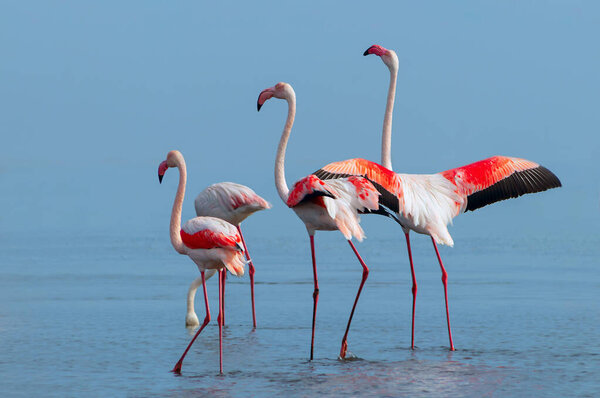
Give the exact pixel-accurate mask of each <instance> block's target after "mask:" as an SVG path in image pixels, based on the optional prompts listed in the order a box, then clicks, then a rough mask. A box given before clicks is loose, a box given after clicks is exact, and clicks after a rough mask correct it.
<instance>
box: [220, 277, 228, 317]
mask: <svg viewBox="0 0 600 398" xmlns="http://www.w3.org/2000/svg"><path fill="white" fill-rule="evenodd" d="M226 280H227V270H226V269H225V270H223V305H222V306H221V308H222V310H223V316H221V322H223V326H225V281H226Z"/></svg>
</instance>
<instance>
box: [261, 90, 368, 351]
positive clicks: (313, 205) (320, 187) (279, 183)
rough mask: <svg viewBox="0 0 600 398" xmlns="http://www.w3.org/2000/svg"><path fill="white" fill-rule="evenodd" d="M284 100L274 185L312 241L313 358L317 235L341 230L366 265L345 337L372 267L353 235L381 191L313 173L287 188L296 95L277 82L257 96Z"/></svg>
mask: <svg viewBox="0 0 600 398" xmlns="http://www.w3.org/2000/svg"><path fill="white" fill-rule="evenodd" d="M273 97H274V98H279V99H284V100H286V101H287V103H288V115H287V120H286V122H285V127H284V129H283V132H282V134H281V138H280V140H279V147H278V149H277V156H276V160H275V186H276V187H277V192H278V193H279V196H280V197H281V200H282V201H283V202H284V203H285V204H286V205H287V206H288V207H290V208H291V209H292V210H294V212H295V213H296V215H297V216H298V217H299V218H300V219H301V220H302V222H304V225H305V226H306V230H307V232H308V236H309V240H310V250H311V257H312V267H313V280H314V291H313V317H312V334H311V341H310V359H311V360H312V359H313V351H314V340H315V320H316V312H317V303H318V300H319V281H318V278H317V265H316V260H315V244H314V235H315V232H316V231H335V230H338V231H340V232H341V233H342V235H344V237H345V238H346V239H347V240H348V243H349V245H350V247H351V248H352V251H353V252H354V254H355V255H356V257H357V259H358V261H359V263H360V265H361V266H362V268H363V274H362V280H361V283H360V286H359V288H358V292H357V294H356V298H355V300H354V306H353V307H352V311H351V313H350V318H349V320H348V325H347V327H346V333H345V335H344V340H343V341H346V338H347V336H348V331H349V329H350V323H351V321H352V316H353V315H354V310H355V308H356V304H357V302H358V298H359V296H360V293H361V291H362V288H363V285H364V284H365V281H366V280H367V277H368V275H369V268H367V265H366V264H365V262H364V261H363V259H362V258H361V256H360V254H359V253H358V251H357V250H356V247H355V246H354V244H353V243H352V238H353V237H354V238H356V239H358V240H359V241H362V239H363V238H364V231H363V230H362V228H361V227H360V224H359V223H360V218H359V215H358V213H359V212H360V211H368V210H376V209H377V208H378V207H379V205H378V196H379V193H378V192H377V190H376V189H375V187H374V186H373V184H371V183H370V182H369V181H368V180H367V179H365V178H362V177H355V176H349V177H340V178H335V179H330V180H329V181H328V182H327V183H325V182H323V181H322V180H320V179H319V178H318V177H316V176H315V175H314V174H311V175H308V176H306V177H304V178H302V179H300V180H299V181H297V182H296V183H295V184H294V186H293V187H292V189H291V190H290V189H289V188H288V185H287V183H286V180H285V167H284V164H285V150H286V147H287V142H288V139H289V137H290V132H291V130H292V126H293V124H294V118H295V115H296V94H295V93H294V89H293V88H292V86H290V85H289V84H287V83H277V84H276V85H275V86H273V87H270V88H267V89H265V90H263V91H262V92H261V93H260V95H259V96H258V102H257V109H258V110H259V111H260V108H261V107H262V105H263V104H264V103H265V102H266V101H267V100H268V99H270V98H273Z"/></svg>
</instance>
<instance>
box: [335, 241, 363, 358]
mask: <svg viewBox="0 0 600 398" xmlns="http://www.w3.org/2000/svg"><path fill="white" fill-rule="evenodd" d="M348 243H350V247H352V250H353V251H354V254H356V257H357V258H358V261H359V262H360V265H362V267H363V273H362V280H361V281H360V286H359V287H358V293H356V298H355V299H354V305H353V306H352V312H350V319H348V326H346V333H344V338H343V339H342V348H341V350H340V358H342V359H344V358H345V357H346V349H347V348H348V343H347V338H348V331H349V330H350V323H351V322H352V317H353V316H354V310H355V309H356V303H358V298H359V297H360V292H361V291H362V288H363V286H364V284H365V282H366V280H367V277H368V276H369V268H367V265H366V264H365V262H364V261H363V259H362V258H361V257H360V254H358V250H356V247H354V244H353V243H352V241H351V240H349V241H348Z"/></svg>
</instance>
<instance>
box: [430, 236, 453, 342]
mask: <svg viewBox="0 0 600 398" xmlns="http://www.w3.org/2000/svg"><path fill="white" fill-rule="evenodd" d="M431 242H433V248H434V249H435V254H436V255H437V258H438V261H439V262H440V268H441V269H442V283H443V284H444V300H446V320H447V321H448V339H450V351H454V343H453V342H452V330H451V329H450V311H449V310H448V273H447V272H446V269H445V268H444V264H442V258H441V257H440V252H439V251H438V248H437V245H436V244H435V240H434V239H433V237H432V238H431Z"/></svg>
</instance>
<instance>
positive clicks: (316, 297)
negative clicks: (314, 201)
mask: <svg viewBox="0 0 600 398" xmlns="http://www.w3.org/2000/svg"><path fill="white" fill-rule="evenodd" d="M310 251H311V255H312V265H313V277H314V283H315V290H314V291H313V318H312V335H311V338H310V360H311V361H312V360H313V349H314V346H315V321H316V319H317V303H318V302H319V279H318V278H317V262H316V261H315V237H314V235H310Z"/></svg>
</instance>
